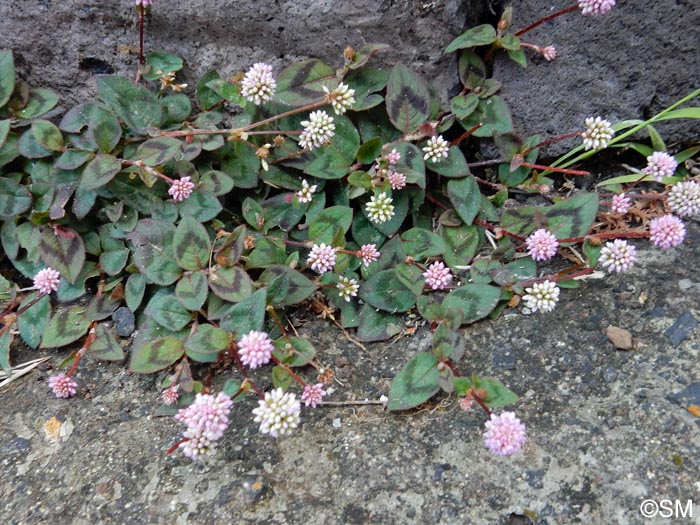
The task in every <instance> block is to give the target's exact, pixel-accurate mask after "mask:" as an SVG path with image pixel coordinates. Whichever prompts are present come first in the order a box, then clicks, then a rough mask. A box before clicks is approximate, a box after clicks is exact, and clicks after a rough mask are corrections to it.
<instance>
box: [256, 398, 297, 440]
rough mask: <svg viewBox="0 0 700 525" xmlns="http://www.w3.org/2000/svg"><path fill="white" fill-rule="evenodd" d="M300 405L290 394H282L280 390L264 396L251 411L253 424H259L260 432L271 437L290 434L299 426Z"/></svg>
mask: <svg viewBox="0 0 700 525" xmlns="http://www.w3.org/2000/svg"><path fill="white" fill-rule="evenodd" d="M300 411H301V404H300V403H299V401H297V398H296V396H295V395H294V394H292V393H289V392H288V393H286V394H285V393H284V391H283V390H282V389H281V388H278V389H276V390H273V391H272V392H268V393H266V394H265V399H262V400H260V401H258V408H256V409H255V410H253V414H254V415H255V422H256V423H260V432H262V433H263V434H270V435H271V436H272V437H277V436H283V435H285V434H290V433H291V431H292V430H293V429H295V428H297V427H298V426H299V412H300Z"/></svg>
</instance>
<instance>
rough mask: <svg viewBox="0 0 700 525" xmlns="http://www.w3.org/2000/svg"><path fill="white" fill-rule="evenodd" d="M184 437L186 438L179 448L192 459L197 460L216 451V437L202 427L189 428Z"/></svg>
mask: <svg viewBox="0 0 700 525" xmlns="http://www.w3.org/2000/svg"><path fill="white" fill-rule="evenodd" d="M183 437H184V438H185V439H184V440H183V441H182V442H181V443H180V444H179V445H178V446H177V448H179V449H180V450H182V453H183V454H184V455H185V456H187V457H188V458H190V459H191V460H192V461H197V460H199V459H200V458H202V457H204V456H213V455H214V454H215V453H216V439H213V438H212V436H211V435H210V434H209V433H208V432H205V431H204V430H202V429H201V428H199V429H195V428H188V429H187V430H185V433H184V436H183Z"/></svg>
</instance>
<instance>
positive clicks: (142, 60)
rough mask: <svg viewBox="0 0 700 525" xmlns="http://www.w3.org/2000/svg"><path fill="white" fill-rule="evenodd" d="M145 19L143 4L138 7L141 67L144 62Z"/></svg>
mask: <svg viewBox="0 0 700 525" xmlns="http://www.w3.org/2000/svg"><path fill="white" fill-rule="evenodd" d="M145 18H146V8H145V7H143V4H141V5H139V65H140V66H143V65H144V64H145V63H146V61H145V59H144V58H143V27H144V19H145Z"/></svg>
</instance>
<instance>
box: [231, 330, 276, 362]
mask: <svg viewBox="0 0 700 525" xmlns="http://www.w3.org/2000/svg"><path fill="white" fill-rule="evenodd" d="M274 350H275V347H274V345H273V344H272V340H271V339H270V336H269V335H267V333H266V332H258V331H257V330H251V331H250V332H248V333H247V334H246V335H244V336H243V337H241V340H240V341H239V342H238V355H239V356H240V357H241V362H242V363H243V364H244V365H246V366H249V367H250V368H251V369H252V368H258V367H259V366H262V365H266V364H267V363H269V362H270V359H271V358H272V352H274Z"/></svg>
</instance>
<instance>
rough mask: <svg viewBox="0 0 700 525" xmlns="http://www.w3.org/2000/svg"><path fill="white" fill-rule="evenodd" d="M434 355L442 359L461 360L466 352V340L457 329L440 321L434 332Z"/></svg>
mask: <svg viewBox="0 0 700 525" xmlns="http://www.w3.org/2000/svg"><path fill="white" fill-rule="evenodd" d="M432 345H433V355H435V357H437V358H438V359H440V360H441V361H443V360H445V359H452V361H459V360H460V359H461V358H462V355H463V354H464V349H465V346H466V341H465V340H464V338H463V337H462V336H461V335H460V333H459V332H458V331H457V330H453V329H451V328H450V327H449V326H447V324H445V323H440V325H439V326H438V327H437V329H436V330H435V333H434V334H433V343H432Z"/></svg>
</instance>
